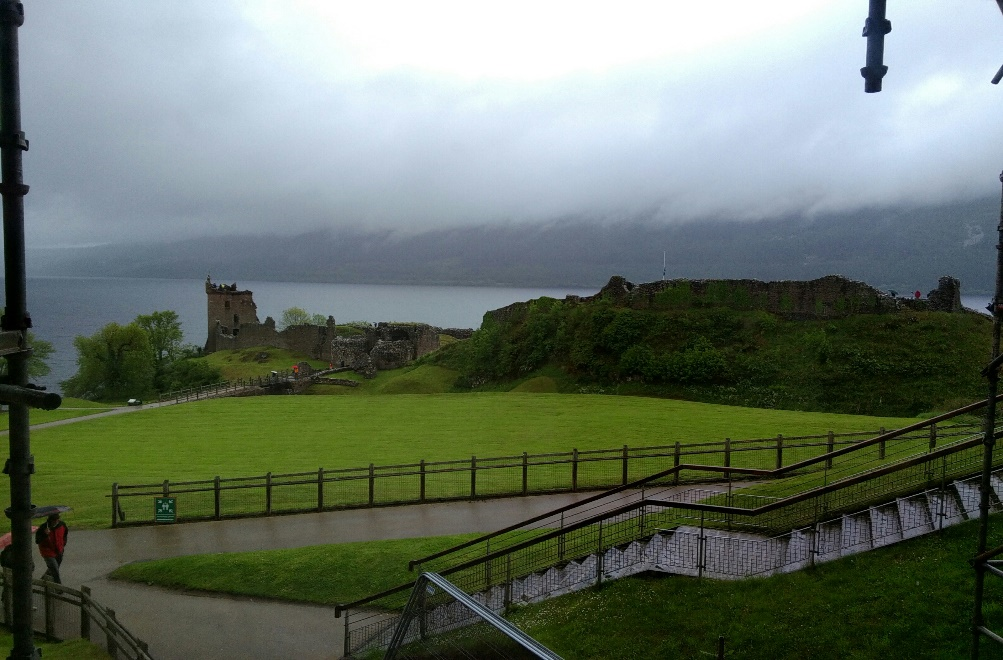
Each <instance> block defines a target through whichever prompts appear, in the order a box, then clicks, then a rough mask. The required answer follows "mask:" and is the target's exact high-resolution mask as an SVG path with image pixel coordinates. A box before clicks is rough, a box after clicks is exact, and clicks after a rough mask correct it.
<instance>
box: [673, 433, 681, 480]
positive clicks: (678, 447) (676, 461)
mask: <svg viewBox="0 0 1003 660" xmlns="http://www.w3.org/2000/svg"><path fill="white" fill-rule="evenodd" d="M682 451H683V446H682V443H680V442H678V441H677V442H676V453H675V456H674V457H673V460H672V466H673V467H679V457H680V454H682ZM675 485H676V486H678V485H679V471H678V470H677V471H676V479H675Z"/></svg>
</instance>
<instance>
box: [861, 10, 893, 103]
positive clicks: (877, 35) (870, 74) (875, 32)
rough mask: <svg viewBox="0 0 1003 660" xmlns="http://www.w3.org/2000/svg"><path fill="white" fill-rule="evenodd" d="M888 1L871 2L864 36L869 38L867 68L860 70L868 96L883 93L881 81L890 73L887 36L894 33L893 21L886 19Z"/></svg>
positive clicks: (865, 22)
mask: <svg viewBox="0 0 1003 660" xmlns="http://www.w3.org/2000/svg"><path fill="white" fill-rule="evenodd" d="M886 2H887V0H870V5H869V7H868V13H867V20H866V21H864V36H865V37H867V66H865V67H864V68H863V69H861V70H860V75H862V76H863V77H864V91H865V92H867V93H868V94H870V93H873V92H880V91H881V79H882V78H884V77H885V74H886V73H888V67H886V66H885V63H884V59H885V35H886V34H888V33H889V32H891V31H892V24H891V21H889V20H888V19H886V18H885V4H886Z"/></svg>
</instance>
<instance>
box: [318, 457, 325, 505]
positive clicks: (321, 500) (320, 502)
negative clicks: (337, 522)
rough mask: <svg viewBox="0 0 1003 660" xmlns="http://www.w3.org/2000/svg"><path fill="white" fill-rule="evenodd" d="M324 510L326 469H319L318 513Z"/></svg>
mask: <svg viewBox="0 0 1003 660" xmlns="http://www.w3.org/2000/svg"><path fill="white" fill-rule="evenodd" d="M323 510H324V468H317V511H318V512H320V511H323Z"/></svg>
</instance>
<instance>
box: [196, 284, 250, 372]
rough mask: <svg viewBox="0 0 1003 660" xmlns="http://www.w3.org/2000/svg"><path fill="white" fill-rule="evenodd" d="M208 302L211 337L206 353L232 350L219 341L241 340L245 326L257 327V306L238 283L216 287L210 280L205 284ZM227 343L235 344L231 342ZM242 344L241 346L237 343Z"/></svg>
mask: <svg viewBox="0 0 1003 660" xmlns="http://www.w3.org/2000/svg"><path fill="white" fill-rule="evenodd" d="M205 293H206V301H207V315H206V316H207V320H208V334H207V336H206V337H207V338H206V344H205V351H206V353H212V352H213V351H218V350H223V349H224V348H230V346H221V345H219V344H218V340H219V339H221V338H225V337H230V338H235V337H239V336H240V333H241V332H242V331H243V330H244V327H245V326H246V325H252V326H253V325H258V324H259V321H258V306H257V305H255V304H254V298H253V293H252V292H251V291H240V290H239V289H237V283H236V282H234V283H233V284H213V283H212V281H211V280H210V279H209V278H208V277H207V278H206V280H205ZM224 343H233V342H232V341H230V342H227V341H226V340H224ZM238 343H239V342H238Z"/></svg>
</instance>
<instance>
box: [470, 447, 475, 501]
mask: <svg viewBox="0 0 1003 660" xmlns="http://www.w3.org/2000/svg"><path fill="white" fill-rule="evenodd" d="M475 497H477V457H476V456H471V457H470V499H474V498H475Z"/></svg>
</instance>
